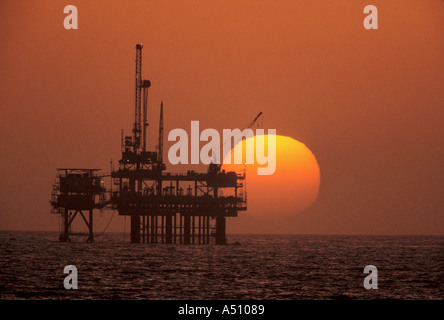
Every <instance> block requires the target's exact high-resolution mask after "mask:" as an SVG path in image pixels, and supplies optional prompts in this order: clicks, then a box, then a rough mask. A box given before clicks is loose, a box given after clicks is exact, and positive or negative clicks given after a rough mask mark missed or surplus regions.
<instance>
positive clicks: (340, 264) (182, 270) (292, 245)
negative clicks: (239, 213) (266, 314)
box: [0, 231, 444, 300]
mask: <svg viewBox="0 0 444 320" xmlns="http://www.w3.org/2000/svg"><path fill="white" fill-rule="evenodd" d="M57 238H58V233H54V232H10V231H8V232H6V231H3V232H0V299H1V300H6V299H107V300H108V299H113V300H114V299H125V300H128V299H129V300H136V299H149V300H158V299H162V300H164V299H179V300H182V299H186V300H188V299H193V300H194V299H196V300H197V299H198V300H208V299H211V300H214V299H216V300H218V299H240V300H244V299H245V300H250V299H259V300H260V299H271V300H304V299H316V300H324V299H426V300H429V299H444V285H443V283H444V250H443V249H444V237H442V236H315V235H228V242H229V244H228V245H226V246H216V245H188V246H184V245H160V244H159V245H154V244H131V243H128V235H127V236H126V242H124V241H123V234H112V233H109V234H104V235H103V236H101V237H99V238H97V239H96V242H95V243H93V244H90V243H83V242H81V240H82V239H78V242H72V243H60V242H59V241H58V240H57ZM236 241H237V242H239V243H240V245H233V243H234V242H236ZM230 243H231V244H230ZM66 265H75V266H76V267H77V269H78V289H77V290H66V289H65V288H64V286H63V280H64V278H65V276H66V274H64V273H63V270H64V267H65V266H66ZM366 265H374V266H376V267H377V269H378V289H377V290H367V289H365V288H364V285H363V281H364V278H365V277H366V276H367V274H364V273H363V270H364V267H365V266H366Z"/></svg>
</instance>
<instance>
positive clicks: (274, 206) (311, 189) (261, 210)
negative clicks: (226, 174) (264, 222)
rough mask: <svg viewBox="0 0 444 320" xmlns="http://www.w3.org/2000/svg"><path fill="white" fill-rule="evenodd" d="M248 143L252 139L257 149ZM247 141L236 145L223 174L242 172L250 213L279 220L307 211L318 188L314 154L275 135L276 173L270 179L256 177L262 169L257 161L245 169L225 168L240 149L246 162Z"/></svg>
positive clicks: (236, 166) (266, 148)
mask: <svg viewBox="0 0 444 320" xmlns="http://www.w3.org/2000/svg"><path fill="white" fill-rule="evenodd" d="M249 139H254V140H255V141H254V142H255V143H254V145H256V137H252V138H249ZM247 140H248V139H246V140H243V141H242V142H239V143H238V144H237V145H236V146H235V147H234V148H233V149H232V151H231V152H230V153H229V154H228V155H227V156H226V157H225V159H224V164H223V165H222V170H226V171H236V172H238V173H241V172H242V171H243V170H245V172H246V176H247V201H248V209H249V211H250V212H251V213H253V214H255V215H259V216H273V215H280V216H282V215H292V214H297V213H299V212H301V211H303V210H305V209H307V208H309V207H310V206H311V205H312V204H313V202H314V201H315V200H316V198H317V196H318V192H319V185H320V172H319V166H318V163H317V161H316V158H315V156H314V155H313V153H312V152H311V151H310V150H309V149H308V148H307V147H306V146H305V145H304V144H303V143H301V142H299V141H297V140H295V139H293V138H290V137H286V136H280V135H277V136H276V171H275V172H274V174H272V175H258V170H257V168H258V167H263V165H260V164H258V162H257V160H256V157H255V161H254V163H253V164H246V165H245V166H244V165H239V164H237V165H236V164H227V162H228V161H227V159H230V158H231V159H233V158H232V157H233V154H234V152H235V150H236V149H237V148H242V150H243V152H242V154H243V159H244V162H245V159H246V156H245V154H246V145H247V143H248V142H247ZM264 149H265V150H270V149H272V148H268V138H267V136H266V138H265V148H264ZM250 152H251V151H250ZM255 153H256V152H255ZM232 162H233V161H232Z"/></svg>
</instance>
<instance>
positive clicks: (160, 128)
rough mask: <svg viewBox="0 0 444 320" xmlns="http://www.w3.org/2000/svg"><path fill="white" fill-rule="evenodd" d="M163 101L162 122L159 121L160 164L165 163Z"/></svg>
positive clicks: (161, 107) (161, 104) (161, 108)
mask: <svg viewBox="0 0 444 320" xmlns="http://www.w3.org/2000/svg"><path fill="white" fill-rule="evenodd" d="M162 153H163V101H162V102H161V103H160V121H159V156H158V160H159V162H162V161H163V157H162Z"/></svg>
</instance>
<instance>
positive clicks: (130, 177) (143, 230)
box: [50, 44, 262, 244]
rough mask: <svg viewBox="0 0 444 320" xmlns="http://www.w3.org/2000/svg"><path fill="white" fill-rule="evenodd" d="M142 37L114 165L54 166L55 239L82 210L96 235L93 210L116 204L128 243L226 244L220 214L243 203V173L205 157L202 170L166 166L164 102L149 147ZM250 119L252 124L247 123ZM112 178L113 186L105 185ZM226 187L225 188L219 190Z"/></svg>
mask: <svg viewBox="0 0 444 320" xmlns="http://www.w3.org/2000/svg"><path fill="white" fill-rule="evenodd" d="M142 49H143V45H142V44H137V45H136V81H135V82H136V83H135V88H136V90H135V91H136V92H135V120H134V127H133V130H132V135H130V136H124V134H123V130H122V137H121V152H122V158H121V159H120V160H119V166H118V168H117V169H114V168H112V169H111V173H110V174H100V172H99V169H76V168H62V169H58V174H57V177H56V182H55V184H54V185H53V189H52V194H51V201H50V204H51V213H54V214H59V215H60V218H61V221H62V225H63V228H62V231H61V234H60V237H59V240H60V241H63V242H69V241H71V238H70V236H71V235H74V234H75V233H73V232H71V229H72V228H71V227H72V222H73V221H74V219H75V218H76V217H77V216H80V217H82V219H83V221H84V222H85V224H86V226H87V228H88V233H87V239H86V241H87V242H93V241H94V232H93V212H94V210H103V209H111V210H117V211H118V213H119V215H122V216H129V217H130V221H131V222H130V233H131V236H130V239H131V242H132V243H165V244H172V243H180V244H209V243H215V244H226V231H225V230H226V218H227V217H236V216H237V215H238V212H239V211H245V210H247V198H246V196H247V195H246V184H245V179H246V177H245V172H243V173H241V174H239V173H236V172H233V171H231V172H225V171H224V170H221V165H220V164H215V163H211V164H210V165H209V167H208V170H207V172H205V173H198V172H195V171H194V170H188V171H187V172H186V173H184V174H177V173H169V172H165V170H166V165H165V163H164V162H163V156H162V155H163V102H162V103H161V105H160V121H159V136H158V144H157V147H156V150H155V151H149V150H147V130H146V129H147V126H148V119H147V118H148V117H147V102H148V89H149V88H150V86H151V82H150V81H149V80H144V79H142ZM261 114H262V113H260V114H259V115H258V116H257V117H256V118H255V119H254V121H253V122H252V123H251V124H250V126H252V125H253V124H254V123H255V121H256V120H257V119H258V117H259V116H260V115H261ZM104 177H111V181H112V183H111V186H110V188H108V189H107V188H106V187H105V186H104V181H103V178H104ZM223 190H225V192H223Z"/></svg>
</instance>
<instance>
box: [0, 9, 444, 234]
mask: <svg viewBox="0 0 444 320" xmlns="http://www.w3.org/2000/svg"><path fill="white" fill-rule="evenodd" d="M67 4H74V5H76V6H77V8H78V10H79V29H78V30H69V31H68V30H65V29H64V28H63V19H64V14H63V7H64V6H65V5H67ZM367 4H373V5H376V6H377V8H378V10H379V30H373V31H367V30H365V29H364V28H363V25H362V21H363V18H364V14H363V13H362V12H363V8H364V7H365V5H367ZM141 41H143V42H144V51H143V55H144V60H143V62H144V67H143V76H144V78H148V79H150V80H151V82H152V87H151V89H150V90H151V91H150V98H149V99H150V101H149V110H150V112H151V115H152V118H151V121H150V123H151V124H152V128H151V129H150V132H151V133H152V134H153V135H152V136H151V145H154V141H155V139H156V137H157V123H158V113H159V111H158V105H159V104H160V100H164V102H165V121H166V123H165V131H166V132H169V130H171V129H173V128H186V129H187V128H189V125H190V121H191V120H200V125H201V128H209V127H210V128H216V129H222V128H236V127H242V126H244V125H245V124H247V123H249V122H250V121H251V120H252V119H253V118H254V117H255V116H256V115H257V113H258V112H259V111H262V112H263V113H264V119H263V123H264V127H265V128H275V129H276V130H277V133H278V134H282V135H285V136H290V137H293V138H294V139H297V140H298V141H301V142H302V143H304V144H305V145H306V146H308V147H309V148H310V150H311V151H312V152H313V153H314V155H315V156H316V159H317V161H318V164H319V167H320V170H321V186H320V193H319V197H318V199H317V201H316V202H315V204H314V205H313V206H312V207H311V208H310V209H309V210H307V211H306V212H304V213H302V214H299V215H296V216H294V217H293V218H291V219H289V220H286V221H284V220H282V219H279V218H276V219H273V220H270V219H269V220H264V219H259V218H256V217H255V216H254V212H250V211H248V212H246V213H241V215H242V217H240V218H237V219H229V223H228V230H227V232H228V233H230V232H236V233H308V234H310V233H315V234H317V233H321V234H323V233H327V234H361V233H362V234H444V214H443V212H444V202H443V201H442V197H443V194H444V166H443V163H444V148H443V145H442V138H443V136H444V126H443V122H444V121H443V120H444V109H443V108H444V88H443V85H444V2H443V1H441V0H427V1H424V0H417V1H410V0H409V1H398V0H390V1H387V0H384V1H383V0H378V1H361V0H353V1H350V0H335V1H326V0H322V1H308V0H303V1H302V0H301V1H299V0H288V1H271V0H249V1H244V0H242V1H239V0H236V1H234V0H230V1H229V0H212V1H206V0H195V1H182V0H181V1H179V0H177V1H90V0H88V1H74V0H73V1H2V2H0V46H1V51H0V58H1V59H0V70H1V72H0V106H1V109H0V124H1V126H0V143H1V147H2V157H1V158H0V176H1V178H2V179H1V181H0V229H3V230H4V229H12V230H17V229H18V230H57V229H58V224H57V219H56V218H55V217H54V216H52V215H51V214H50V213H49V209H50V208H49V198H50V190H51V184H52V183H53V181H54V178H55V174H56V170H55V169H56V168H57V167H91V168H103V169H104V170H105V171H109V160H110V158H111V157H112V158H113V159H114V160H117V159H118V158H119V151H120V129H121V128H124V129H125V130H126V132H127V133H129V132H130V129H131V125H132V122H133V115H134V111H133V105H134V57H135V49H134V47H135V44H136V43H138V42H141ZM166 147H168V144H167V145H166ZM169 169H172V168H171V166H169ZM279 210H280V209H279V208H276V212H279ZM108 217H109V215H108V213H106V214H105V216H104V217H103V218H97V219H95V222H97V227H96V231H98V232H100V231H101V230H102V228H103V226H104V225H106V223H107V222H108ZM127 226H128V223H127ZM109 230H111V231H122V230H123V218H121V217H117V218H114V220H113V222H112V224H111V227H110V229H109Z"/></svg>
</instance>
